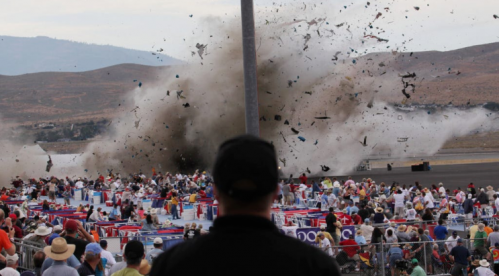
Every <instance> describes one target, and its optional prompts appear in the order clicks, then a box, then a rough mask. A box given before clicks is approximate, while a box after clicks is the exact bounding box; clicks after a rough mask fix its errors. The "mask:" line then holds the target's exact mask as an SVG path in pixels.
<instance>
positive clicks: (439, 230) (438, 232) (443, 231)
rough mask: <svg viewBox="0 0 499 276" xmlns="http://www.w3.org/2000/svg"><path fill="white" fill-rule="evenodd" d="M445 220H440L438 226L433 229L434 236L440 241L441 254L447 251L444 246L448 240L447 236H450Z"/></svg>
mask: <svg viewBox="0 0 499 276" xmlns="http://www.w3.org/2000/svg"><path fill="white" fill-rule="evenodd" d="M443 224H444V221H443V220H441V219H440V220H438V225H437V226H436V227H435V229H433V234H435V238H436V240H437V241H438V242H437V244H438V248H439V250H440V252H443V251H444V250H445V248H444V244H445V240H446V239H447V234H449V231H448V230H447V227H445V226H444V225H443Z"/></svg>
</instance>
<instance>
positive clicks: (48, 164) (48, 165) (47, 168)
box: [45, 155, 54, 172]
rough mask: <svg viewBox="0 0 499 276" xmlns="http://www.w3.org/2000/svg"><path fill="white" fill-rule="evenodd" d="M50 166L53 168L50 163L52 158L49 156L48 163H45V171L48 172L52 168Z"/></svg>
mask: <svg viewBox="0 0 499 276" xmlns="http://www.w3.org/2000/svg"><path fill="white" fill-rule="evenodd" d="M52 166H54V164H53V163H52V158H51V157H50V155H49V161H47V167H46V168H45V171H46V172H50V169H51V168H52Z"/></svg>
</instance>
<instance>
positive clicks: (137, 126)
mask: <svg viewBox="0 0 499 276" xmlns="http://www.w3.org/2000/svg"><path fill="white" fill-rule="evenodd" d="M139 124H140V120H138V121H135V128H139Z"/></svg>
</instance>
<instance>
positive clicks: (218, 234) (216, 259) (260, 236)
mask: <svg viewBox="0 0 499 276" xmlns="http://www.w3.org/2000/svg"><path fill="white" fill-rule="evenodd" d="M193 260H195V265H193V263H192V262H193ZM149 275H151V276H160V275H251V276H253V275H272V276H275V275H286V276H291V275H314V276H317V275H341V274H340V271H339V269H338V265H337V263H336V261H335V260H334V259H333V258H331V257H329V256H328V255H326V254H325V253H324V252H321V251H320V250H319V249H317V248H315V247H312V246H310V245H308V244H306V243H304V242H302V241H300V240H298V239H296V238H291V237H288V236H285V235H284V234H282V233H280V232H279V230H278V229H277V228H276V227H275V225H274V224H273V223H272V222H271V221H269V220H268V219H265V218H261V217H255V216H226V217H220V218H218V219H216V220H215V222H214V227H213V230H212V231H210V233H209V234H208V235H203V236H200V237H198V238H197V239H193V240H189V241H186V242H183V243H180V244H178V245H176V246H174V247H173V248H171V249H170V250H168V251H166V252H164V253H163V254H161V255H160V256H158V258H157V259H156V260H155V261H154V264H153V267H152V269H151V272H150V274H149Z"/></svg>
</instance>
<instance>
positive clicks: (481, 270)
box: [2, 259, 496, 276]
mask: <svg viewBox="0 0 499 276" xmlns="http://www.w3.org/2000/svg"><path fill="white" fill-rule="evenodd" d="M475 270H476V271H477V272H478V276H495V275H496V274H495V273H494V272H493V271H492V270H491V269H490V264H489V262H487V260H486V259H483V260H481V261H480V267H477V268H475ZM2 275H3V274H2Z"/></svg>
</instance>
